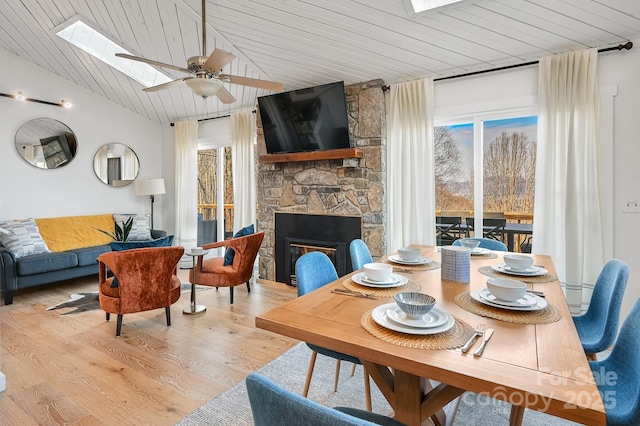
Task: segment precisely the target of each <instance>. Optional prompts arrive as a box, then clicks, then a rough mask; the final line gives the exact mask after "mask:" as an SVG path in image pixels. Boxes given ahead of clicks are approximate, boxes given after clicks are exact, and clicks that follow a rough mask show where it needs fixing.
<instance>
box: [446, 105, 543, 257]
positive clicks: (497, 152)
mask: <svg viewBox="0 0 640 426" xmlns="http://www.w3.org/2000/svg"><path fill="white" fill-rule="evenodd" d="M442 121H443V122H442V123H441V124H440V123H439V124H440V125H438V126H437V127H436V128H435V182H436V216H437V217H436V222H437V223H440V224H439V225H437V226H436V228H437V229H436V233H437V237H438V238H437V240H438V242H439V243H442V244H446V243H450V240H451V239H455V237H456V236H458V237H459V236H484V237H489V238H494V239H499V240H501V241H503V242H505V243H507V245H508V246H509V249H510V250H513V251H530V249H531V245H530V243H531V228H532V226H531V224H532V223H533V205H534V189H535V164H536V132H537V117H536V116H535V115H519V114H517V113H501V114H493V115H487V114H485V115H482V116H471V117H466V118H457V119H455V120H450V122H449V123H447V122H446V120H442ZM476 176H481V179H476ZM456 221H459V223H460V224H459V226H458V228H459V229H458V230H457V233H456V229H455V228H451V227H448V226H445V223H446V224H450V223H453V222H456ZM480 223H481V224H483V226H482V227H479V226H475V224H480ZM516 223H519V224H527V225H526V226H524V225H523V226H521V225H517V226H515V225H508V224H516ZM503 224H504V225H503ZM481 229H482V231H480V230H481ZM443 230H447V232H448V235H443ZM518 232H520V233H518Z"/></svg>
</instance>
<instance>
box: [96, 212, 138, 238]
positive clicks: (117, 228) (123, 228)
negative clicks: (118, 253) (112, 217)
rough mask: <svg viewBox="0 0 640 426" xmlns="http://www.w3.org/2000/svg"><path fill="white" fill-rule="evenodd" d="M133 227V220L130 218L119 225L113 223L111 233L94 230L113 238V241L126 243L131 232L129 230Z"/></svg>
mask: <svg viewBox="0 0 640 426" xmlns="http://www.w3.org/2000/svg"><path fill="white" fill-rule="evenodd" d="M132 227H133V218H132V217H130V218H129V219H127V220H126V221H125V222H122V223H121V224H119V223H118V222H114V230H113V232H108V231H105V230H103V229H98V228H95V229H96V230H98V231H100V232H102V233H103V234H106V235H108V236H110V237H111V238H113V240H114V241H127V239H128V238H129V232H131V228H132Z"/></svg>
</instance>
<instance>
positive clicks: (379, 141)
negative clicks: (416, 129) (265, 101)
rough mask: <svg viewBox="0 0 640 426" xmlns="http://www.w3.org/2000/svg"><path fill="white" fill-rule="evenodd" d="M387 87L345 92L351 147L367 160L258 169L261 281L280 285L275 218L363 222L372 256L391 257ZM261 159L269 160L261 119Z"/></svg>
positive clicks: (377, 83)
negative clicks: (336, 218) (387, 225)
mask: <svg viewBox="0 0 640 426" xmlns="http://www.w3.org/2000/svg"><path fill="white" fill-rule="evenodd" d="M383 86H384V82H383V81H382V80H372V81H369V82H365V83H358V84H352V85H348V86H345V93H346V100H347V114H348V116H349V137H350V140H351V146H353V147H356V148H361V149H362V151H363V157H362V158H361V159H357V158H347V159H342V160H321V161H304V162H287V163H264V164H263V163H258V167H257V170H258V174H257V177H256V181H257V203H258V208H257V215H256V216H257V220H258V228H259V230H261V231H264V232H265V238H264V242H263V243H262V248H261V249H260V253H259V254H260V264H259V274H260V278H262V279H266V280H275V276H276V274H275V253H274V241H275V238H274V220H275V219H274V215H275V213H276V212H287V213H310V214H328V215H345V216H360V217H362V223H363V225H362V226H363V229H362V235H363V239H364V241H365V242H366V243H367V245H368V246H369V249H370V250H371V254H372V256H373V257H374V259H375V258H379V257H381V256H383V255H385V254H386V241H385V212H386V203H387V201H386V190H385V188H386V165H385V158H386V150H385V147H386V119H385V117H386V115H385V102H384V92H383ZM257 126H258V129H257V130H258V152H257V153H258V156H259V155H263V154H266V148H265V144H264V135H263V132H262V126H261V121H260V117H259V111H258V117H257Z"/></svg>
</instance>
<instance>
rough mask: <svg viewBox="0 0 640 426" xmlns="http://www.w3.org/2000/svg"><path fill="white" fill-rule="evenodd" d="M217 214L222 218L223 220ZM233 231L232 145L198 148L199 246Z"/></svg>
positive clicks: (229, 235)
mask: <svg viewBox="0 0 640 426" xmlns="http://www.w3.org/2000/svg"><path fill="white" fill-rule="evenodd" d="M220 189H222V190H220ZM218 218H223V220H222V221H221V222H220V221H219V220H218ZM219 235H223V236H222V238H220V237H218V236H219ZM232 235H233V178H232V175H231V148H230V147H219V148H209V149H201V150H198V246H200V245H202V244H207V243H211V242H215V241H222V240H224V239H225V238H228V237H231V236H232Z"/></svg>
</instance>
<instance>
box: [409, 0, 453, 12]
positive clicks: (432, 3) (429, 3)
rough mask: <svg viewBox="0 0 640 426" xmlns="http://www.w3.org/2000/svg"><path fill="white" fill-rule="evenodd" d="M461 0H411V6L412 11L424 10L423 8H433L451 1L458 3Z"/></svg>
mask: <svg viewBox="0 0 640 426" xmlns="http://www.w3.org/2000/svg"><path fill="white" fill-rule="evenodd" d="M459 1H462V0H411V6H412V7H413V12H414V13H416V14H417V13H420V12H424V11H425V10H431V9H435V8H437V7H442V6H446V5H448V4H452V3H458V2H459Z"/></svg>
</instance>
